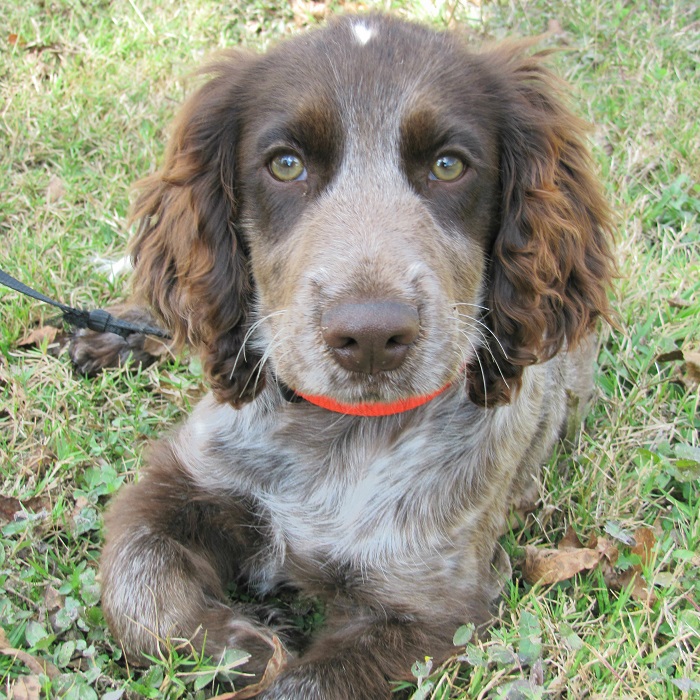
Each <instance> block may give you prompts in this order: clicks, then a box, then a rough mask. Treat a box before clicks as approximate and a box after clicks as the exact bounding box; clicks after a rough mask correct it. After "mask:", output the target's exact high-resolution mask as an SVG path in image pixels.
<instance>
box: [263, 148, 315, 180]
mask: <svg viewBox="0 0 700 700" xmlns="http://www.w3.org/2000/svg"><path fill="white" fill-rule="evenodd" d="M269 168H270V172H271V173H272V177H274V178H275V179H276V180H280V181H281V182H293V181H294V180H306V167H305V166H304V161H303V160H302V159H301V158H299V156H298V155H296V154H295V153H280V154H279V155H277V156H275V157H274V158H273V159H272V160H271V161H270V165H269Z"/></svg>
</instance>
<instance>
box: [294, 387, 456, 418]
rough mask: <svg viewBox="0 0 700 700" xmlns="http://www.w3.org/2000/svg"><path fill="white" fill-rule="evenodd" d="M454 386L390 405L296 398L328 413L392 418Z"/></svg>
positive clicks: (319, 397)
mask: <svg viewBox="0 0 700 700" xmlns="http://www.w3.org/2000/svg"><path fill="white" fill-rule="evenodd" d="M450 386H452V384H451V383H450V384H445V386H443V387H442V388H440V389H438V390H437V391H434V392H433V393H432V394H424V395H423V396H412V397H411V398H409V399H400V400H399V401H392V402H390V403H380V402H377V403H342V402H340V401H336V400H335V399H330V398H328V397H327V396H313V395H310V394H302V393H300V392H295V394H296V396H299V397H301V398H302V399H305V400H306V401H308V402H309V403H312V404H314V405H315V406H320V407H321V408H325V409H326V410H328V411H334V412H335V413H344V414H346V415H349V416H366V417H372V418H374V417H377V416H391V415H394V414H395V413H403V412H404V411H410V410H411V409H413V408H417V407H418V406H422V405H423V404H426V403H428V401H432V400H433V399H434V398H435V397H436V396H439V395H440V394H442V392H443V391H446V390H447V389H448V388H449V387H450Z"/></svg>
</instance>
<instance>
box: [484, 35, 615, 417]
mask: <svg viewBox="0 0 700 700" xmlns="http://www.w3.org/2000/svg"><path fill="white" fill-rule="evenodd" d="M527 46H528V44H523V43H514V44H509V45H505V46H502V47H501V48H500V49H497V50H495V51H493V52H492V53H490V54H487V55H486V56H485V60H486V61H487V65H490V66H491V69H492V71H493V73H494V75H495V76H499V77H497V78H496V80H497V81H500V82H501V87H502V90H503V95H502V98H501V99H503V101H504V104H505V105H507V107H506V110H505V112H506V113H505V121H504V123H503V126H502V136H501V156H500V160H501V163H500V166H501V196H502V203H501V221H500V229H499V230H498V232H497V233H496V237H495V240H494V242H493V247H492V250H491V255H490V267H489V271H488V274H489V296H488V301H487V304H488V308H489V312H488V313H487V315H486V317H485V319H484V320H485V322H486V323H487V324H488V326H489V327H490V328H491V330H492V331H493V338H494V339H492V340H491V342H490V344H489V346H488V347H485V348H483V350H482V351H481V354H480V358H479V359H480V361H481V365H479V364H478V363H475V366H474V367H473V368H472V372H471V377H472V378H473V381H471V382H470V394H471V397H472V399H473V400H475V401H476V402H478V403H480V404H482V405H485V404H488V405H494V404H498V403H505V402H508V401H509V400H510V399H511V397H512V393H513V392H514V391H515V390H517V389H518V388H519V386H520V383H521V380H522V372H523V367H525V366H526V365H530V364H534V363H536V362H541V361H544V360H547V359H550V358H551V357H553V356H554V355H555V354H556V353H557V352H558V351H559V350H561V349H562V348H563V347H565V346H568V347H574V346H575V345H576V344H577V343H578V342H579V341H580V340H581V339H582V338H584V337H585V336H587V335H588V334H589V333H590V332H591V330H592V328H593V326H594V325H595V321H596V319H597V318H598V317H600V316H602V317H605V318H609V306H608V296H607V292H608V288H609V285H610V282H611V277H612V273H613V267H614V266H613V262H612V255H611V251H610V244H611V242H612V226H611V216H610V211H609V208H608V205H607V203H606V200H605V199H604V197H603V195H602V192H601V188H600V185H599V182H598V180H597V179H596V177H595V176H594V174H593V167H592V162H591V157H590V153H589V151H588V148H587V145H586V132H587V124H586V123H585V122H583V121H582V120H581V119H579V118H577V117H576V116H574V115H573V114H572V113H571V112H570V110H569V109H568V108H567V106H566V105H565V103H564V101H563V99H562V95H561V88H560V83H559V81H558V80H557V79H556V78H555V77H554V76H553V75H552V74H551V73H550V72H549V71H548V70H547V69H546V68H545V67H544V66H543V63H542V61H543V58H544V57H545V56H546V55H547V53H548V52H541V53H539V54H536V55H534V56H528V55H526V54H524V49H525V48H526V47H527ZM496 339H497V340H496ZM480 378H481V379H482V380H483V382H482V381H479V379H480Z"/></svg>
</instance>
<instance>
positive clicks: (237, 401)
mask: <svg viewBox="0 0 700 700" xmlns="http://www.w3.org/2000/svg"><path fill="white" fill-rule="evenodd" d="M209 72H210V77H209V80H208V82H206V83H205V84H204V85H203V87H201V89H199V91H198V92H196V93H195V94H194V95H193V96H192V97H191V98H190V99H189V101H188V102H187V104H186V105H185V106H184V108H183V109H182V111H181V113H180V116H179V118H178V120H177V123H176V126H175V129H174V133H173V136H172V139H171V142H170V145H169V147H168V150H167V154H166V158H165V165H164V166H163V168H162V170H161V171H160V172H158V173H157V174H155V175H153V176H151V177H150V178H148V179H147V180H146V181H145V182H144V183H142V186H141V194H140V197H139V199H138V201H137V203H136V209H135V216H136V218H137V219H138V220H139V221H140V226H139V229H138V232H137V235H136V238H135V241H134V243H133V248H132V250H133V255H134V260H135V282H136V289H137V292H139V294H140V295H141V296H142V297H144V298H145V299H146V300H147V301H148V303H149V304H150V305H151V306H152V307H153V308H154V309H155V311H156V312H157V314H158V316H159V317H160V319H161V321H162V322H163V323H164V324H165V325H166V327H168V328H169V329H171V330H172V332H173V334H174V336H175V339H176V341H177V343H180V344H183V343H187V344H189V345H190V346H192V347H194V348H196V349H197V350H198V351H200V352H201V354H202V356H203V359H204V367H205V370H206V372H207V374H208V377H209V379H210V380H211V386H212V393H211V395H209V396H208V397H207V398H205V399H204V400H203V401H202V402H201V403H200V404H199V405H198V407H197V408H196V409H195V411H194V413H193V414H192V416H191V417H190V418H189V420H187V421H186V422H185V423H184V425H182V426H181V427H180V428H179V429H178V430H177V431H176V432H175V433H173V434H172V435H171V436H170V437H168V438H166V439H164V440H162V441H160V442H158V443H156V444H155V445H154V447H153V448H152V450H151V452H150V455H149V457H148V460H147V465H146V467H145V469H144V470H143V473H142V475H141V478H140V480H139V481H138V483H137V484H134V485H131V486H128V487H127V488H125V489H123V490H122V492H121V493H120V494H119V495H118V497H117V498H116V500H115V501H114V503H113V504H112V506H111V508H110V509H109V512H108V514H107V517H106V539H107V543H106V547H105V550H104V555H103V558H102V585H103V594H102V604H103V608H104V612H105V615H106V617H107V619H108V621H109V624H110V627H111V629H112V631H113V633H114V634H115V635H116V637H117V638H118V639H119V641H120V642H121V643H122V644H123V646H124V648H125V649H126V651H127V652H128V653H129V654H130V655H131V656H133V657H138V656H139V655H141V654H155V653H157V652H158V650H159V646H160V645H162V644H164V643H165V642H166V640H169V639H172V638H182V637H185V638H190V639H191V640H192V641H193V643H194V645H195V646H196V647H199V648H201V647H205V650H206V652H207V653H210V654H220V653H221V652H222V651H223V650H224V649H225V648H227V647H237V648H242V649H245V650H247V651H249V652H250V653H251V654H252V656H251V659H250V661H249V662H248V663H247V664H246V665H245V666H244V667H243V670H245V671H249V672H250V673H251V674H254V675H252V676H251V678H250V680H251V681H259V680H260V675H261V674H262V672H263V671H264V669H265V668H266V664H267V662H268V660H269V659H270V656H271V654H272V649H273V644H272V639H273V636H274V635H275V634H276V633H275V631H274V629H272V628H271V627H270V626H269V625H268V624H267V623H266V621H265V620H261V619H259V617H257V616H256V614H255V612H254V610H253V609H249V608H247V607H245V606H243V605H241V604H238V603H235V602H231V601H230V600H228V599H227V596H226V594H225V591H226V586H227V583H229V582H231V581H235V582H237V583H238V584H239V585H243V586H245V587H247V588H248V589H249V590H250V591H252V592H254V593H257V594H260V595H265V594H269V593H272V592H274V591H275V590H276V589H279V588H281V587H292V588H294V589H297V590H298V591H300V592H301V593H302V594H303V595H309V596H319V597H320V598H321V599H323V600H324V601H325V604H326V616H327V619H326V624H325V627H324V629H323V631H322V632H321V633H319V634H317V635H316V636H314V637H313V638H312V639H310V640H309V641H308V643H307V644H306V646H305V647H304V648H303V649H302V650H295V649H293V648H291V645H288V648H287V649H286V652H287V653H288V658H287V662H286V665H285V668H284V670H283V671H282V673H281V674H280V675H279V676H278V677H277V679H276V680H275V682H274V683H273V684H272V685H271V686H270V687H269V688H268V689H267V690H265V691H264V695H263V696H264V697H265V698H277V699H282V698H285V699H298V700H314V699H319V700H320V699H324V700H351V699H353V698H356V699H360V698H361V699H363V700H364V699H366V700H377V699H379V698H385V697H388V696H389V693H390V680H391V679H398V678H402V677H406V676H407V675H408V674H409V669H410V667H411V665H412V663H413V662H414V661H415V660H416V659H418V658H422V657H424V656H425V655H430V656H432V657H434V658H436V659H442V658H444V657H446V656H448V655H449V654H450V653H451V652H452V646H451V639H452V636H453V633H454V631H455V629H456V628H457V627H458V626H459V625H460V624H463V623H465V622H470V621H471V622H474V623H476V624H482V623H484V622H486V621H487V620H488V619H489V614H490V613H489V606H490V603H491V601H492V600H493V599H494V597H496V596H497V595H498V592H499V590H500V585H501V580H500V577H499V569H502V568H503V562H502V550H501V549H500V547H499V545H498V537H499V535H500V534H501V533H502V531H503V529H504V524H505V522H506V519H507V515H508V511H509V507H510V506H511V504H512V503H513V502H514V501H518V500H519V499H520V498H521V497H522V496H523V494H524V493H526V492H532V490H533V486H534V484H535V479H536V476H537V472H538V468H539V465H540V463H541V462H542V461H543V460H545V459H546V458H547V457H548V455H549V454H550V451H551V448H552V446H553V444H554V443H555V441H556V440H557V439H558V437H559V436H560V434H561V432H562V428H563V426H565V424H566V422H567V418H568V417H570V416H568V413H569V407H570V405H571V404H576V403H579V404H583V403H585V401H586V400H587V399H588V397H589V395H590V391H591V378H592V350H593V343H592V342H591V340H590V338H591V332H592V330H593V328H594V325H595V321H596V319H597V318H598V317H600V316H606V315H607V312H608V302H607V295H606V290H607V287H608V284H609V281H610V272H611V267H612V263H611V256H610V249H609V243H610V223H609V212H608V208H607V206H606V204H605V201H604V199H603V198H602V196H601V192H600V189H599V186H598V183H597V182H596V180H595V178H594V176H593V175H592V173H591V165H590V160H589V154H588V151H587V147H586V143H585V127H584V125H583V123H582V122H581V121H580V120H579V119H577V118H576V117H574V116H573V115H572V114H571V113H570V111H569V110H568V109H567V107H566V106H565V105H564V103H563V102H562V98H561V95H560V93H559V89H560V88H559V85H558V83H557V81H556V80H555V79H554V78H553V77H552V76H551V74H550V73H549V72H548V71H547V69H546V68H545V67H544V66H543V65H542V56H540V55H534V56H533V55H531V52H530V51H528V46H527V45H524V44H522V43H521V44H517V43H515V44H505V45H502V46H500V47H496V48H493V49H487V50H485V51H482V52H478V53H474V52H472V51H470V50H469V49H468V48H467V46H466V45H465V42H464V41H463V39H462V38H460V37H459V36H458V35H456V34H454V33H440V32H435V31H433V30H430V29H427V28H424V27H421V26H416V25H414V24H410V23H406V22H403V21H399V20H396V19H391V18H386V17H381V16H366V17H345V18H340V19H337V20H335V21H333V22H332V23H331V24H330V26H328V27H327V28H324V29H320V30H316V31H311V32H308V33H306V34H303V35H300V36H297V37H295V38H293V39H291V40H288V41H285V42H283V43H282V44H281V45H279V46H278V47H276V48H274V49H273V50H271V51H269V52H268V53H266V54H265V55H252V54H249V53H243V52H239V51H235V52H231V53H230V54H227V55H226V56H225V57H224V58H222V59H221V60H220V61H219V62H218V63H216V64H215V65H214V66H212V67H210V69H209ZM103 341H104V339H103ZM91 342H92V343H95V342H97V343H99V342H100V340H99V339H96V338H95V337H94V336H91V335H90V334H88V335H84V336H83V337H81V338H79V339H78V341H77V346H76V347H77V348H78V349H77V350H76V349H75V348H74V357H76V359H77V360H78V364H79V365H80V364H83V365H84V366H87V364H88V359H87V358H89V357H90V353H91V350H90V343H91ZM93 347H94V348H97V349H96V350H95V351H94V353H93V357H92V359H93V360H95V357H94V354H95V353H96V354H97V356H98V357H97V358H96V359H97V361H98V363H99V364H106V363H108V361H109V357H108V356H109V352H110V350H109V340H107V341H106V344H103V345H96V346H93ZM112 351H113V352H116V350H114V348H112ZM112 359H114V358H112Z"/></svg>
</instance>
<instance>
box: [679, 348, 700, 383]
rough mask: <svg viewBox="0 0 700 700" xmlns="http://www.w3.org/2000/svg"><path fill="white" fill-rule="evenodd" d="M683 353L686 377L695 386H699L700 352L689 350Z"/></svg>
mask: <svg viewBox="0 0 700 700" xmlns="http://www.w3.org/2000/svg"><path fill="white" fill-rule="evenodd" d="M683 355H684V358H685V376H686V379H687V380H688V382H689V383H690V384H691V385H692V386H693V387H695V388H697V387H698V386H699V385H700V352H692V351H687V352H685V353H683Z"/></svg>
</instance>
